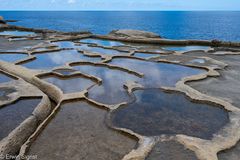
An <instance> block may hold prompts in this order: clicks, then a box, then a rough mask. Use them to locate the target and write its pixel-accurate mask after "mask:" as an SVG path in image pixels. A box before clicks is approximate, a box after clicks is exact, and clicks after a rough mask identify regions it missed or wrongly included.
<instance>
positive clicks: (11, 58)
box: [0, 53, 28, 62]
mask: <svg viewBox="0 0 240 160" xmlns="http://www.w3.org/2000/svg"><path fill="white" fill-rule="evenodd" d="M26 57H28V55H27V54H20V53H18V54H14V53H11V54H0V60H3V61H7V62H16V61H18V60H21V59H24V58H26Z"/></svg>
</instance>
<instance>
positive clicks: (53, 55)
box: [22, 50, 100, 69]
mask: <svg viewBox="0 0 240 160" xmlns="http://www.w3.org/2000/svg"><path fill="white" fill-rule="evenodd" d="M35 56H36V57H37V59H35V60H33V61H30V62H28V63H24V64H22V65H23V66H25V67H27V68H31V69H52V68H54V67H58V66H62V65H65V64H66V63H68V62H72V61H98V60H99V59H100V58H92V57H87V56H84V55H83V54H82V53H79V52H78V51H76V50H62V51H59V52H47V53H41V54H35Z"/></svg>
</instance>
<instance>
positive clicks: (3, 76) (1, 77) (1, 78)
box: [0, 71, 14, 83]
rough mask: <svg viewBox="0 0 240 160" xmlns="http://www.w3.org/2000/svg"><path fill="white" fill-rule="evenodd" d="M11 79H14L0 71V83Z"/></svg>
mask: <svg viewBox="0 0 240 160" xmlns="http://www.w3.org/2000/svg"><path fill="white" fill-rule="evenodd" d="M11 80H14V79H13V78H12V77H10V76H8V75H6V74H5V73H3V72H1V71H0V83H5V82H9V81H11Z"/></svg>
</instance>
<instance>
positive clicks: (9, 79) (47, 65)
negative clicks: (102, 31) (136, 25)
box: [0, 24, 240, 160]
mask: <svg viewBox="0 0 240 160" xmlns="http://www.w3.org/2000/svg"><path fill="white" fill-rule="evenodd" d="M17 55H23V56H17ZM11 57H12V58H11ZM239 60H240V43H238V42H224V41H217V40H212V41H208V40H171V39H165V38H162V37H161V36H159V35H156V34H155V33H151V32H145V31H136V30H116V31H112V32H111V33H109V34H107V35H95V34H93V33H91V32H70V33H67V32H60V31H52V30H46V29H34V28H25V27H20V26H13V25H8V24H7V25H2V26H0V72H1V74H0V114H1V115H2V116H1V119H2V122H1V125H0V127H1V130H2V132H1V134H0V136H1V137H0V138H1V140H0V155H1V156H3V157H4V158H5V159H6V157H5V156H6V155H12V156H14V158H15V159H19V160H20V159H33V158H38V159H53V160H54V159H63V160H70V159H96V160H97V159H99V160H108V159H109V160H118V159H119V160H120V159H122V160H143V159H147V160H155V159H156V160H158V159H163V160H174V159H177V160H197V159H198V160H218V159H219V160H237V159H240V154H239V153H238V151H239V148H240V147H239V146H240V145H239V143H238V142H239V140H240V99H239V96H238V95H239V93H240V92H239V89H240V88H239V86H240V85H239V83H240V79H239V67H240V63H239ZM15 116H16V118H15ZM6 126H9V127H8V128H6Z"/></svg>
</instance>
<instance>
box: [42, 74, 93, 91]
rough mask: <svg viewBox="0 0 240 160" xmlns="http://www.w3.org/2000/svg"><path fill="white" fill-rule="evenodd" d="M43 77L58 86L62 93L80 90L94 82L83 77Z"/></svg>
mask: <svg viewBox="0 0 240 160" xmlns="http://www.w3.org/2000/svg"><path fill="white" fill-rule="evenodd" d="M43 79H44V80H45V81H47V82H49V83H52V84H54V85H56V86H57V87H59V88H60V89H61V90H62V91H63V93H74V92H81V91H83V90H85V89H88V88H89V87H91V86H93V85H94V84H95V83H94V82H93V81H91V80H89V79H86V78H84V77H71V78H60V77H57V76H48V77H45V78H43Z"/></svg>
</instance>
